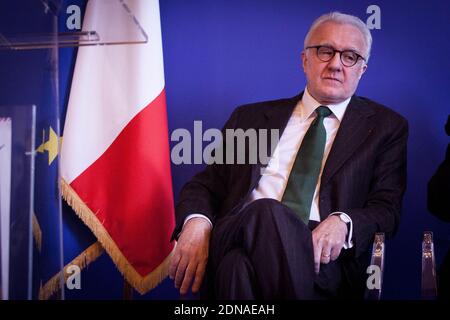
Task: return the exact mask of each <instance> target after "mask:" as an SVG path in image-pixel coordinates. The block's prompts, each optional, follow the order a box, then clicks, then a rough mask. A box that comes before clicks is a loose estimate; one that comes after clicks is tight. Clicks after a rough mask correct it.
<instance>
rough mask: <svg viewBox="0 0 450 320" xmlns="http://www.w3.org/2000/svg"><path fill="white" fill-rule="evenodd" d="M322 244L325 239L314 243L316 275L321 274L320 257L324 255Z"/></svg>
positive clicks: (319, 239)
mask: <svg viewBox="0 0 450 320" xmlns="http://www.w3.org/2000/svg"><path fill="white" fill-rule="evenodd" d="M322 243H323V238H322V237H320V238H318V239H317V240H316V241H315V242H313V247H314V271H315V272H316V274H319V272H320V255H321V254H322Z"/></svg>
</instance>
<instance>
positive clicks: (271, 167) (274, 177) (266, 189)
mask: <svg viewBox="0 0 450 320" xmlns="http://www.w3.org/2000/svg"><path fill="white" fill-rule="evenodd" d="M349 102H350V98H348V99H347V100H345V101H343V102H341V103H338V104H336V105H327V107H328V108H329V109H330V110H331V112H332V113H331V114H330V115H329V116H328V117H326V118H325V119H324V120H323V124H324V127H325V131H326V134H327V136H326V142H325V150H324V154H323V159H322V166H321V169H320V174H319V179H318V181H317V185H316V189H315V191H314V196H313V201H312V204H311V211H310V215H309V219H310V220H313V221H318V222H320V215H319V190H320V178H321V176H322V172H323V168H324V166H325V162H326V160H327V158H328V154H329V153H330V150H331V146H332V145H333V142H334V139H335V137H336V133H337V131H338V129H339V126H340V124H341V121H342V118H343V117H344V114H345V111H346V109H347V106H348V103H349ZM319 106H321V104H320V103H319V102H317V101H316V100H315V99H314V98H313V97H312V96H311V95H310V94H309V92H308V89H307V88H306V89H305V91H304V94H303V97H302V99H301V100H300V101H299V102H298V103H297V105H296V106H295V108H294V111H293V112H292V115H291V117H290V118H289V121H288V123H287V125H286V128H285V129H284V132H283V134H282V136H281V138H280V141H279V142H278V144H277V146H276V148H275V150H274V153H273V155H272V157H271V159H270V161H269V163H268V165H267V167H266V169H265V171H264V172H263V174H262V176H261V178H260V180H259V182H258V185H257V186H256V188H255V189H254V190H253V191H252V193H251V194H250V198H249V200H248V202H247V204H249V203H251V202H252V201H255V200H258V199H262V198H271V199H275V200H278V201H281V199H282V197H283V194H284V190H285V189H286V185H287V182H288V179H289V174H290V172H291V169H292V166H293V165H294V161H295V158H296V155H297V152H298V150H299V148H300V145H301V144H302V141H303V137H304V136H305V134H306V132H307V131H308V129H309V127H310V125H311V123H312V122H313V121H314V119H315V118H316V117H317V114H316V112H315V110H316V108H317V107H319ZM331 214H332V215H342V216H343V218H344V219H343V220H345V221H346V222H349V223H350V228H349V233H348V236H347V241H346V243H345V245H344V248H345V249H347V248H351V247H352V246H353V244H352V241H351V239H352V233H353V223H352V221H351V219H350V217H349V216H348V215H347V214H345V213H343V212H333V213H331ZM194 217H203V218H206V219H207V220H208V221H209V222H210V223H211V221H210V220H209V219H208V218H207V217H206V216H204V215H201V214H191V215H189V216H188V217H187V218H186V220H185V223H186V222H187V221H188V220H189V219H191V218H194Z"/></svg>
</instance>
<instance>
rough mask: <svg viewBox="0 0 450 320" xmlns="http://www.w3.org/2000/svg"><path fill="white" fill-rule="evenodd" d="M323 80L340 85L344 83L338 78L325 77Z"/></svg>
mask: <svg viewBox="0 0 450 320" xmlns="http://www.w3.org/2000/svg"><path fill="white" fill-rule="evenodd" d="M323 79H324V80H330V81H333V82H339V83H342V81H341V80H339V79H338V78H333V77H324V78H323Z"/></svg>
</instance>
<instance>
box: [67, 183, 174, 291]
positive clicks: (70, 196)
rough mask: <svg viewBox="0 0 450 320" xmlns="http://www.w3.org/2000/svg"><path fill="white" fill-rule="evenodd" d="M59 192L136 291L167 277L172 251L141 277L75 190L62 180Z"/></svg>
mask: <svg viewBox="0 0 450 320" xmlns="http://www.w3.org/2000/svg"><path fill="white" fill-rule="evenodd" d="M61 190H62V196H63V198H64V199H65V200H66V202H67V203H68V204H69V205H70V206H71V207H72V209H73V210H74V211H75V212H76V214H77V215H78V217H80V219H81V220H83V222H84V223H85V224H86V225H87V226H88V227H89V229H91V231H92V232H93V233H94V235H95V236H96V237H97V240H98V241H99V242H100V243H101V244H102V246H103V248H105V250H106V252H107V253H108V254H109V256H110V257H111V259H112V260H113V261H114V263H115V265H116V267H117V268H118V269H119V271H120V272H121V273H122V275H123V276H124V278H125V279H126V280H127V281H128V282H129V283H130V284H131V285H132V286H133V288H134V289H136V291H138V292H139V293H140V294H145V293H146V292H148V291H149V290H151V289H153V288H154V287H156V286H157V285H158V284H159V283H161V281H163V280H164V279H165V278H166V277H167V275H168V273H169V263H170V259H171V257H172V254H173V250H172V252H171V253H170V254H169V255H168V256H167V257H166V259H164V261H163V262H162V263H161V264H160V265H159V266H158V267H157V268H156V269H155V270H153V271H152V272H151V273H150V274H149V275H147V276H146V277H142V276H141V275H140V274H139V273H138V272H137V271H136V270H135V269H134V267H133V266H132V265H131V263H130V262H129V261H128V260H127V258H126V257H125V256H124V255H123V254H122V252H121V251H120V249H119V248H118V247H117V244H116V243H115V242H114V240H113V239H112V238H111V237H110V235H109V233H108V232H107V231H106V229H105V228H104V226H103V225H102V223H101V222H100V221H99V220H98V219H97V216H96V215H95V214H94V213H93V212H92V211H91V209H89V207H88V206H87V205H86V204H85V203H84V202H83V200H81V199H80V197H79V196H78V194H77V193H76V192H75V190H73V189H72V187H71V186H70V185H69V184H68V183H67V182H66V181H65V180H64V179H61ZM174 249H175V247H174Z"/></svg>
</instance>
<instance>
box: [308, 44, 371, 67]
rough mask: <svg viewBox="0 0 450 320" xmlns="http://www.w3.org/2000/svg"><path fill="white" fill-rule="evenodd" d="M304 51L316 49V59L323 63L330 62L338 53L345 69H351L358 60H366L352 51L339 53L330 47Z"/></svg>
mask: <svg viewBox="0 0 450 320" xmlns="http://www.w3.org/2000/svg"><path fill="white" fill-rule="evenodd" d="M305 49H317V57H318V58H319V60H320V61H323V62H328V61H330V60H331V59H333V58H334V55H335V54H336V52H339V55H340V58H341V62H342V64H343V65H344V66H346V67H353V66H354V65H355V64H356V63H357V62H358V60H359V59H361V60H364V61H366V59H364V58H363V57H362V56H361V55H359V54H357V53H356V52H355V51H353V50H343V51H340V50H336V49H335V48H333V47H330V46H309V47H306V48H305Z"/></svg>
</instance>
